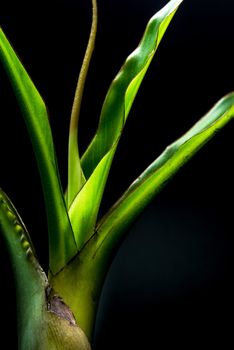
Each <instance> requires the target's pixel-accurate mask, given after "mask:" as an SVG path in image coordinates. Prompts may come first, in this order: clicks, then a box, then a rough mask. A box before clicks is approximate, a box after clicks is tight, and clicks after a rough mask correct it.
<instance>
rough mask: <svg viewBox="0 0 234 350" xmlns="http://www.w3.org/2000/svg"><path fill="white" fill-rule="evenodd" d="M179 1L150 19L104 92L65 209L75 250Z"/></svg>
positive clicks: (96, 206) (90, 226)
mask: <svg viewBox="0 0 234 350" xmlns="http://www.w3.org/2000/svg"><path fill="white" fill-rule="evenodd" d="M181 2H182V0H172V1H170V2H169V3H168V4H167V5H166V6H165V7H164V8H163V9H162V10H161V11H159V12H158V13H157V14H156V15H155V16H153V17H152V18H151V20H150V21H149V23H148V25H147V27H146V30H145V33H144V36H143V38H142V40H141V42H140V44H139V46H138V47H137V49H136V50H135V51H134V52H133V53H132V54H131V55H130V56H129V57H128V59H127V60H126V62H125V64H124V65H123V67H122V69H121V70H120V72H119V74H118V75H117V77H116V78H115V79H114V81H113V83H112V85H111V87H110V89H109V91H108V93H107V96H106V99H105V101H104V104H103V108H102V111H101V116H100V122H99V126H98V130H97V133H96V135H95V137H94V139H93V140H92V142H91V144H90V146H89V147H88V149H87V151H86V152H85V154H84V156H83V157H82V159H81V164H82V169H83V171H84V175H85V178H86V179H87V182H86V184H85V185H84V187H83V188H82V190H81V191H80V192H79V194H78V195H77V196H76V198H75V200H74V201H73V203H72V205H71V207H70V209H69V215H70V218H71V223H72V227H73V230H74V234H75V238H76V243H77V245H78V248H81V246H82V244H83V243H84V242H85V240H87V239H88V238H89V237H90V235H91V234H92V230H93V228H94V225H95V222H96V218H97V213H98V209H99V205H100V201H101V198H102V194H103V189H104V186H105V183H106V179H107V176H108V173H109V169H110V166H111V162H112V159H113V156H114V153H115V149H116V146H117V143H118V140H119V137H120V135H121V133H122V130H123V126H124V124H125V122H126V119H127V117H128V114H129V111H130V108H131V106H132V103H133V101H134V98H135V96H136V94H137V91H138V89H139V87H140V84H141V82H142V79H143V78H144V76H145V73H146V71H147V68H148V67H149V65H150V62H151V60H152V58H153V56H154V54H155V52H156V49H157V47H158V45H159V43H160V41H161V39H162V37H163V34H164V33H165V31H166V29H167V27H168V25H169V23H170V21H171V19H172V17H173V15H174V14H175V12H176V10H177V8H178V6H179V5H180V4H181Z"/></svg>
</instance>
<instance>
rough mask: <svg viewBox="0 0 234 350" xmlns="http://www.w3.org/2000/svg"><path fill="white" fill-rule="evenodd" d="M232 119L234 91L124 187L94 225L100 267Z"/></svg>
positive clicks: (233, 114)
mask: <svg viewBox="0 0 234 350" xmlns="http://www.w3.org/2000/svg"><path fill="white" fill-rule="evenodd" d="M232 118H234V92H233V93H231V94H229V95H227V96H225V97H224V98H223V99H221V100H220V101H219V102H218V103H217V104H216V105H215V106H214V107H213V108H212V109H211V110H210V111H209V112H208V113H207V114H206V115H205V116H204V117H203V118H202V119H201V120H200V121H198V123H196V124H195V125H194V126H193V127H192V128H191V129H190V130H189V131H188V132H187V133H186V134H185V135H184V136H182V137H181V138H180V139H178V140H177V141H175V142H174V143H172V144H171V145H170V146H169V147H167V148H166V149H165V151H164V152H163V153H162V154H161V155H160V156H159V157H158V158H157V159H156V160H155V161H154V162H153V163H152V164H151V165H150V166H149V167H148V168H147V169H146V170H145V171H144V172H143V173H142V174H141V176H139V178H137V180H136V181H135V182H134V183H133V184H132V185H131V186H130V187H129V188H128V190H127V191H126V192H125V193H124V194H123V196H122V197H121V198H120V200H119V201H118V202H117V203H116V204H115V205H114V206H113V208H112V209H110V211H109V212H108V213H107V214H106V215H105V217H104V218H103V219H102V220H101V222H100V223H99V225H98V228H97V233H98V235H97V237H95V238H94V243H93V244H94V251H93V254H94V255H95V256H99V258H100V263H101V264H102V263H103V261H106V256H107V255H108V256H109V255H111V254H112V250H113V249H116V245H117V244H118V242H119V241H120V240H121V238H122V236H123V234H125V233H126V230H127V228H128V227H129V226H130V225H131V224H132V223H133V222H134V221H135V220H136V218H137V217H138V215H139V214H140V213H141V212H142V211H143V209H144V208H145V206H146V205H147V204H148V203H150V201H151V200H152V198H153V197H154V196H155V195H156V194H157V193H158V192H159V191H160V190H161V188H162V187H163V186H164V184H165V183H166V182H167V181H168V180H169V179H170V178H171V177H172V176H173V175H174V174H175V173H176V172H177V171H178V170H179V169H180V168H181V166H182V165H183V164H184V163H185V162H187V161H188V160H189V159H190V158H191V157H192V156H193V155H194V154H195V153H196V152H197V151H198V150H199V149H200V148H201V147H202V146H203V145H204V144H205V143H206V142H207V141H208V140H209V139H210V138H212V137H213V136H214V135H215V134H216V133H217V131H219V130H220V129H221V128H222V127H224V126H225V125H226V124H227V123H228V122H229V121H230V120H231V119H232ZM97 262H98V259H97V260H96V262H95V264H97V266H98V263H97ZM99 267H100V266H98V267H97V268H99Z"/></svg>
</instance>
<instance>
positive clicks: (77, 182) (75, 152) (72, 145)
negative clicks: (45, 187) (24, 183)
mask: <svg viewBox="0 0 234 350" xmlns="http://www.w3.org/2000/svg"><path fill="white" fill-rule="evenodd" d="M92 6H93V10H92V11H93V12H92V26H91V31H90V36H89V41H88V45H87V48H86V52H85V56H84V60H83V63H82V66H81V70H80V74H79V77H78V82H77V87H76V91H75V96H74V101H73V106H72V112H71V120H70V129H69V145H68V197H67V202H68V207H69V206H70V204H71V203H72V201H73V199H74V198H75V196H76V195H77V193H78V192H79V190H80V189H81V187H82V186H83V185H84V183H85V177H84V174H83V171H82V168H81V165H80V156H79V148H78V122H79V116H80V109H81V102H82V97H83V92H84V87H85V82H86V77H87V73H88V69H89V65H90V61H91V58H92V54H93V50H94V46H95V39H96V33H97V19H98V14H97V2H96V0H92Z"/></svg>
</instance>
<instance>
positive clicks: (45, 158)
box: [0, 28, 76, 273]
mask: <svg viewBox="0 0 234 350" xmlns="http://www.w3.org/2000/svg"><path fill="white" fill-rule="evenodd" d="M0 60H1V61H2V63H3V65H4V67H5V70H6V72H7V74H8V76H9V79H10V81H11V83H12V86H13V89H14V91H15V95H16V97H17V99H18V102H19V105H20V107H21V110H22V113H23V117H24V120H25V123H26V126H27V129H28V132H29V136H30V138H31V142H32V145H33V149H34V152H35V155H36V159H37V163H38V167H39V171H40V175H41V182H42V186H43V191H44V197H45V203H46V210H47V219H48V227H49V250H50V268H51V270H52V272H54V273H56V272H57V271H59V270H60V269H61V268H62V267H63V266H64V265H65V264H66V263H67V262H68V260H70V259H71V258H72V257H73V256H74V254H75V253H76V244H75V241H74V236H73V232H72V228H71V225H70V221H69V218H68V213H67V210H66V205H65V201H64V197H63V192H62V188H61V184H60V179H59V172H58V167H57V162H56V156H55V150H54V145H53V139H52V134H51V129H50V125H49V121H48V115H47V110H46V106H45V104H44V101H43V100H42V98H41V96H40V94H39V93H38V91H37V89H36V88H35V86H34V84H33V82H32V80H31V79H30V77H29V76H28V74H27V72H26V70H25V69H24V67H23V65H22V64H21V62H20V60H19V59H18V57H17V55H16V54H15V52H14V50H13V48H12V47H11V45H10V43H9V42H8V40H7V38H6V36H5V35H4V33H3V31H2V29H1V28H0Z"/></svg>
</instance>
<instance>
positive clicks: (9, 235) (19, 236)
mask: <svg viewBox="0 0 234 350" xmlns="http://www.w3.org/2000/svg"><path fill="white" fill-rule="evenodd" d="M0 232H1V233H2V234H3V237H4V239H5V242H6V245H7V248H8V251H9V256H10V259H11V261H12V266H13V271H14V275H15V279H16V286H17V289H16V293H17V299H18V300H17V302H18V311H19V313H18V318H19V319H18V321H19V322H18V325H19V336H21V337H22V338H21V340H20V343H21V342H22V343H21V346H22V347H20V348H21V349H26V348H27V347H24V346H23V344H24V341H25V338H24V337H27V336H28V338H31V343H32V342H33V339H34V335H33V334H31V333H32V330H34V331H36V330H38V325H39V323H40V322H41V316H42V313H43V309H44V308H45V288H46V286H47V284H48V282H47V278H46V275H45V273H44V272H43V271H42V269H41V267H40V265H39V264H38V261H37V259H36V256H35V250H34V247H33V245H32V242H31V239H30V237H29V234H28V232H27V230H26V228H25V226H24V224H23V222H22V220H21V218H20V216H19V214H18V213H17V211H16V209H15V207H14V206H13V204H12V203H11V202H10V200H9V198H8V197H7V196H6V194H5V193H4V192H3V191H2V190H1V189H0ZM9 302H10V301H9Z"/></svg>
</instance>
